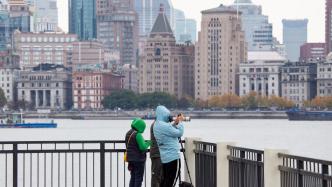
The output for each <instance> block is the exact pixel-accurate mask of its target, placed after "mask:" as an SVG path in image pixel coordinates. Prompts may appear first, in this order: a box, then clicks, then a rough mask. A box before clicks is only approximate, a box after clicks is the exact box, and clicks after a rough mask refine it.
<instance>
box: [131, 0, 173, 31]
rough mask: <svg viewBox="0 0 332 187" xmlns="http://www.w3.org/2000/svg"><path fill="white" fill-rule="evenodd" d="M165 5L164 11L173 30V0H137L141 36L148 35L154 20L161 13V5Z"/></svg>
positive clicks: (136, 8)
mask: <svg viewBox="0 0 332 187" xmlns="http://www.w3.org/2000/svg"><path fill="white" fill-rule="evenodd" d="M161 4H162V5H163V6H164V13H165V15H166V17H167V19H168V20H169V21H170V26H171V28H172V30H174V29H175V19H174V8H173V5H172V2H171V0H135V11H136V12H137V14H138V19H139V20H138V23H139V36H140V37H147V36H148V35H149V33H150V32H151V29H152V26H153V24H154V21H155V20H156V18H157V16H158V14H159V11H158V10H159V7H160V5H161Z"/></svg>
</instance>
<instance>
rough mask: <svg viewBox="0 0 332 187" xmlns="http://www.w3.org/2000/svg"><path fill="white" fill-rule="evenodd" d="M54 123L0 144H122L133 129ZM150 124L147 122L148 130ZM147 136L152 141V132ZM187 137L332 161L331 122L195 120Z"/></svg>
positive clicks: (7, 132) (7, 134) (2, 135)
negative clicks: (9, 142) (101, 142)
mask: <svg viewBox="0 0 332 187" xmlns="http://www.w3.org/2000/svg"><path fill="white" fill-rule="evenodd" d="M27 121H31V120H27ZM33 121H36V120H33ZM55 121H56V122H57V123H58V128H56V129H0V141H15V140H18V141H24V140H119V139H124V135H125V133H126V132H127V130H128V129H129V128H130V121H129V120H109V121H108V120H91V121H90V120H55ZM151 122H152V121H147V124H148V128H149V126H150V124H151ZM144 136H145V137H146V138H148V137H149V130H146V132H145V135H144ZM184 136H185V137H199V138H202V140H204V141H211V142H235V143H236V145H237V146H243V147H247V148H253V149H264V148H272V149H288V150H289V152H290V153H291V154H296V155H299V156H306V157H312V158H318V159H325V160H332V122H309V121H305V122H291V121H288V120H223V119H222V120H221V119H220V120H219V119H218V120H216V119H210V120H202V119H197V120H196V119H194V120H192V121H191V122H187V123H185V135H184Z"/></svg>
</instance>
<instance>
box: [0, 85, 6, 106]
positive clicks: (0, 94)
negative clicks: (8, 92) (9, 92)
mask: <svg viewBox="0 0 332 187" xmlns="http://www.w3.org/2000/svg"><path fill="white" fill-rule="evenodd" d="M6 104H7V98H6V96H5V92H4V91H3V90H2V88H0V107H1V108H2V107H4V106H5V105H6Z"/></svg>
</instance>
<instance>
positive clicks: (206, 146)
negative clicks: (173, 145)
mask: <svg viewBox="0 0 332 187" xmlns="http://www.w3.org/2000/svg"><path fill="white" fill-rule="evenodd" d="M194 144H195V150H194V152H195V162H196V163H195V174H196V175H195V178H196V187H207V186H209V187H216V186H217V156H216V155H217V144H214V143H208V142H200V141H195V142H194Z"/></svg>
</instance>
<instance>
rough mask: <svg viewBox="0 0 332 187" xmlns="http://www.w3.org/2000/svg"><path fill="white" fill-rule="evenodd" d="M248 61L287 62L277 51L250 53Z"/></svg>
mask: <svg viewBox="0 0 332 187" xmlns="http://www.w3.org/2000/svg"><path fill="white" fill-rule="evenodd" d="M248 61H287V59H286V58H285V57H283V56H281V55H280V54H279V53H277V52H276V51H248Z"/></svg>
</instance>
